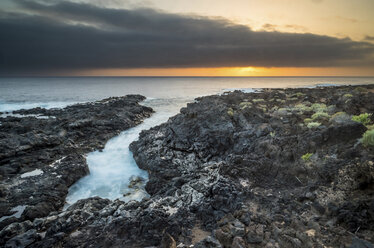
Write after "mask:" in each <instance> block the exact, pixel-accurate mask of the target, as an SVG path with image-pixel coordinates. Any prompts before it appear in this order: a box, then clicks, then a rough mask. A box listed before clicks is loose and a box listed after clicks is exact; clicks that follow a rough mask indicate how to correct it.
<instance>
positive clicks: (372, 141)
mask: <svg viewBox="0 0 374 248" xmlns="http://www.w3.org/2000/svg"><path fill="white" fill-rule="evenodd" d="M361 143H362V144H363V145H364V146H366V147H374V129H371V130H367V131H366V132H365V133H364V135H363V136H362V139H361Z"/></svg>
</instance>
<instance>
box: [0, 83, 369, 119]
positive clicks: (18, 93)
mask: <svg viewBox="0 0 374 248" xmlns="http://www.w3.org/2000/svg"><path fill="white" fill-rule="evenodd" d="M359 84H362V85H365V84H374V77H371V76H368V77H340V76H328V77H317V76H290V77H283V76H273V77H175V76H173V77H160V76H156V77H149V76H142V77H140V76H139V77H138V76H136V77H135V76H74V77H73V76H63V77H50V76H45V77H0V112H10V111H14V110H18V109H23V108H24V109H28V108H35V107H43V108H62V107H65V106H67V105H71V104H74V103H81V102H88V101H96V100H100V99H103V98H107V97H112V96H123V95H127V94H141V95H144V96H146V97H147V98H148V100H152V99H153V100H157V101H159V102H160V101H167V102H168V103H169V104H170V105H175V103H177V102H179V103H187V102H189V101H193V100H194V99H195V98H196V97H200V96H205V95H212V94H220V93H223V92H225V91H232V90H243V91H251V90H252V89H258V88H286V87H316V86H330V85H331V86H334V85H359Z"/></svg>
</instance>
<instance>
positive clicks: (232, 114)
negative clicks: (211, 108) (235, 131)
mask: <svg viewBox="0 0 374 248" xmlns="http://www.w3.org/2000/svg"><path fill="white" fill-rule="evenodd" d="M227 114H228V115H229V116H231V117H232V116H234V110H233V109H232V108H228V109H227Z"/></svg>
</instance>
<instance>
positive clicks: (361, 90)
mask: <svg viewBox="0 0 374 248" xmlns="http://www.w3.org/2000/svg"><path fill="white" fill-rule="evenodd" d="M355 91H356V92H360V93H364V92H367V91H368V90H367V89H366V88H364V87H357V88H355Z"/></svg>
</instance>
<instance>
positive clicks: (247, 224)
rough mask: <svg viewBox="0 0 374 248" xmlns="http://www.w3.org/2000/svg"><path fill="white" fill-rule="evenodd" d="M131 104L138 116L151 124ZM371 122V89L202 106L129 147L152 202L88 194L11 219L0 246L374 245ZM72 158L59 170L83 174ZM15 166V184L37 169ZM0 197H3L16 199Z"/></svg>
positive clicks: (244, 96) (248, 96) (211, 100)
mask: <svg viewBox="0 0 374 248" xmlns="http://www.w3.org/2000/svg"><path fill="white" fill-rule="evenodd" d="M137 102H138V101H136V103H134V105H136V106H137V108H138V111H139V112H137V113H138V114H139V115H141V118H144V117H146V116H149V114H150V113H151V110H150V109H143V107H141V106H139V105H137ZM88 109H89V108H88ZM43 111H44V110H43ZM116 111H117V110H115V111H111V112H115V114H116V115H118V113H116ZM31 113H34V112H31ZM373 113H374V85H368V86H355V87H354V86H342V87H321V88H315V89H301V88H300V89H264V90H261V91H258V92H255V93H243V92H239V91H236V92H232V93H227V94H224V95H222V96H207V97H201V98H198V99H196V101H195V102H194V103H190V104H188V106H187V107H186V108H182V109H181V111H180V114H178V115H176V116H174V117H172V118H170V119H169V121H168V122H166V123H164V124H162V125H159V126H157V127H153V128H151V129H150V130H146V131H143V132H142V133H141V134H140V138H139V140H138V141H135V142H133V143H132V144H131V146H130V149H131V151H132V152H133V154H134V158H135V160H136V162H137V164H138V166H139V167H140V168H141V169H144V170H147V171H148V173H149V181H148V182H147V185H146V190H147V192H148V193H149V194H150V197H149V198H147V199H143V200H142V201H141V202H135V201H132V202H128V203H124V202H121V201H119V200H116V201H110V200H106V199H101V198H97V197H95V198H90V199H85V200H80V201H78V202H77V203H76V204H73V205H72V206H70V207H69V208H68V209H67V210H66V211H63V212H62V211H61V210H60V209H57V208H56V209H55V210H54V211H49V214H44V216H37V215H31V216H29V217H28V218H24V217H21V218H18V219H17V218H15V217H13V218H12V219H13V220H14V219H17V221H13V223H7V224H5V225H4V224H3V226H2V228H3V229H2V230H1V231H0V240H2V244H1V245H4V246H5V247H26V246H27V247H168V248H174V247H191V245H193V247H199V248H201V247H233V248H239V247H269V248H270V247H355V248H359V247H373V243H374V148H373V147H372V144H373V143H370V141H368V142H369V143H365V142H366V141H363V140H361V138H362V137H363V135H364V134H365V133H367V132H368V131H367V130H368V129H371V128H373V126H372V125H373ZM43 115H49V114H48V112H46V113H43ZM53 115H54V116H56V114H53ZM90 116H91V117H92V113H91V114H90V113H89V112H88V111H87V118H88V117H90ZM105 117H107V116H105ZM141 118H140V119H141ZM1 121H2V126H0V130H1V128H4V122H3V120H1ZM104 121H108V123H112V121H111V120H110V119H105V118H103V122H104ZM138 121H139V120H138ZM133 124H134V125H135V124H136V122H134V123H133ZM108 125H109V124H108ZM78 126H79V122H78ZM129 126H130V125H129ZM22 128H25V127H24V126H22V125H21V124H19V125H17V129H16V128H13V127H12V128H11V127H10V129H9V130H18V129H22ZM104 133H105V132H104ZM2 135H6V134H2ZM103 135H104V134H103ZM109 136H111V135H109ZM2 140H4V138H2ZM84 140H86V139H84ZM95 140H102V142H105V141H106V140H107V139H102V137H97V138H95ZM86 141H87V142H88V143H87V144H89V143H90V142H89V141H90V140H89V139H87V140H86ZM97 142H100V141H97ZM371 142H372V141H371ZM83 143H84V142H83ZM6 144H7V143H6ZM4 146H5V144H4ZM97 147H98V146H96V147H95V148H96V149H97ZM45 149H46V147H41V148H40V152H42V151H44V150H45ZM90 149H91V148H87V150H90ZM74 150H75V148H74ZM82 150H85V149H83V148H82ZM1 151H3V150H1ZM70 151H71V150H70ZM85 151H86V150H85ZM21 152H22V151H21ZM21 154H22V153H21ZM24 154H25V156H26V155H27V154H30V152H29V151H28V150H26V151H24ZM78 154H79V153H78ZM1 155H2V156H4V155H3V153H2V154H1ZM39 156H40V155H39ZM77 156H78V155H77ZM0 157H1V156H0ZM17 157H18V156H16V155H13V157H12V158H13V159H16V158H17ZM1 158H2V157H1ZM54 159H56V157H54V158H53V159H51V161H48V163H50V162H53V161H55V160H54ZM69 159H70V160H69V162H66V164H75V165H74V166H73V167H74V168H75V169H77V170H84V169H79V168H81V167H82V166H80V165H81V164H84V161H83V160H81V159H80V158H79V156H78V157H69ZM9 161H12V160H11V159H9ZM55 163H56V162H55ZM59 163H62V161H60V162H58V164H59ZM58 166H60V165H58ZM50 167H51V168H53V167H54V166H50ZM38 168H39V167H38ZM40 168H41V167H40ZM58 168H60V167H58ZM22 169H23V168H21V169H20V172H16V173H14V172H12V171H11V170H10V169H7V170H5V169H2V173H3V171H5V172H6V173H8V174H6V175H8V177H9V178H10V179H7V180H14V177H17V176H21V175H25V173H30V172H33V171H31V170H30V171H26V170H22ZM58 170H59V169H58ZM70 170H72V168H71V167H70V168H69V169H67V170H66V172H63V173H62V174H63V175H68V174H69V173H71V171H70ZM21 172H22V173H23V174H20V173H21ZM12 173H13V174H16V176H13V177H12V175H13V174H12ZM34 173H36V172H34ZM43 173H44V171H43ZM85 173H86V172H85ZM69 175H70V174H69ZM66 178H67V176H66ZM2 182H4V177H3V180H2ZM45 183H48V182H45ZM65 184H66V182H65ZM6 189H7V188H5V189H4V188H3V189H2V195H1V197H3V198H4V197H5V198H4V199H7V201H10V200H13V199H12V198H9V197H8V198H6V197H7V194H9V190H8V191H6ZM18 189H19V190H20V188H18ZM13 195H14V194H13ZM51 199H55V198H49V200H51ZM7 201H3V202H4V203H6V202H7ZM10 202H11V201H10ZM15 205H19V203H17V204H15ZM2 206H4V205H2ZM59 206H61V205H59ZM9 208H10V207H8V208H4V207H2V211H1V212H3V209H8V210H7V211H9ZM24 212H25V211H24ZM8 214H9V212H8ZM46 215H48V216H46ZM9 220H10V218H9V219H7V220H3V221H2V222H0V224H2V223H5V222H6V221H9Z"/></svg>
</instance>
